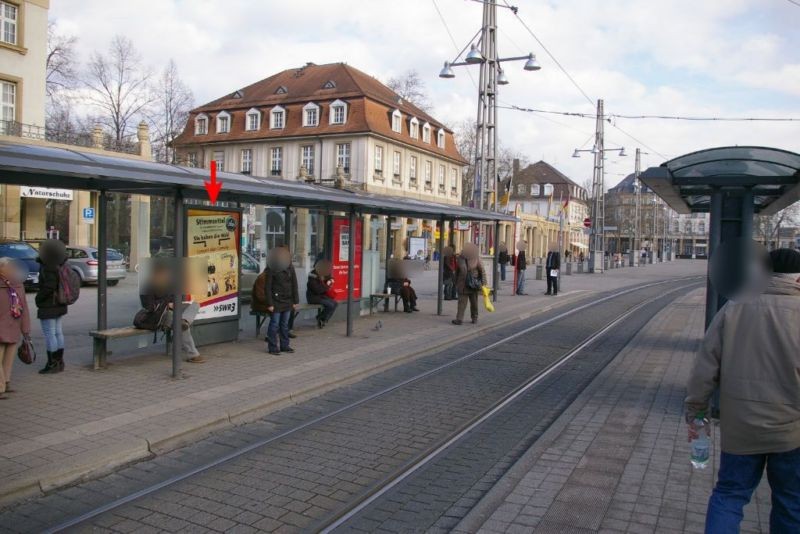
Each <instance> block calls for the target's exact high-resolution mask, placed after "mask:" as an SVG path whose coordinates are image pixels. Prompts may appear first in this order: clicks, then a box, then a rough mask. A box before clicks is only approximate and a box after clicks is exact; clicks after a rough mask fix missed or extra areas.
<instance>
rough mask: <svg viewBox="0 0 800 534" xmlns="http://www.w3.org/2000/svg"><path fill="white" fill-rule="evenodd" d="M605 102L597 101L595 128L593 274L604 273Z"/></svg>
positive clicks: (591, 247) (590, 260) (592, 233)
mask: <svg viewBox="0 0 800 534" xmlns="http://www.w3.org/2000/svg"><path fill="white" fill-rule="evenodd" d="M603 123H604V118H603V100H602V99H600V100H598V101H597V122H596V126H595V141H594V148H593V149H592V151H593V152H594V177H593V180H592V195H593V196H594V200H593V202H592V227H591V232H590V235H589V270H590V272H593V273H602V272H603V268H604V266H603V260H604V256H605V254H604V250H605V247H604V243H605V228H604V227H605V224H606V222H605V220H606V213H605V212H606V209H605V205H606V204H605V195H604V193H605V185H604V181H605V180H604V174H605V169H604V167H603V163H604V158H605V154H604V148H603V126H604V124H603Z"/></svg>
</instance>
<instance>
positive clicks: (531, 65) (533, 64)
mask: <svg viewBox="0 0 800 534" xmlns="http://www.w3.org/2000/svg"><path fill="white" fill-rule="evenodd" d="M522 68H523V69H525V70H539V69H541V68H542V66H541V65H539V62H538V61H537V60H536V56H535V55H534V54H533V53H530V54H528V61H526V62H525V66H524V67H522Z"/></svg>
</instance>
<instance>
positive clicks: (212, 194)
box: [203, 159, 222, 204]
mask: <svg viewBox="0 0 800 534" xmlns="http://www.w3.org/2000/svg"><path fill="white" fill-rule="evenodd" d="M203 185H204V186H205V188H206V192H207V193H208V200H210V201H211V203H212V204H214V203H215V202H216V201H217V197H218V196H219V191H220V189H222V182H218V181H217V162H216V161H214V160H213V159H212V160H211V181H210V182H206V181H203Z"/></svg>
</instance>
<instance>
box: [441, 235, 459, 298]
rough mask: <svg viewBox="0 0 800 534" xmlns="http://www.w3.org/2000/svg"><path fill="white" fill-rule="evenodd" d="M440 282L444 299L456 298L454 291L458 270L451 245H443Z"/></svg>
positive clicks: (456, 294)
mask: <svg viewBox="0 0 800 534" xmlns="http://www.w3.org/2000/svg"><path fill="white" fill-rule="evenodd" d="M442 262H443V263H442V282H443V285H444V300H456V299H458V292H457V291H456V271H457V270H458V261H457V258H456V253H455V251H454V250H453V247H450V246H447V247H444V251H443V253H442Z"/></svg>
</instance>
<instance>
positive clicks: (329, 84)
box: [322, 80, 336, 89]
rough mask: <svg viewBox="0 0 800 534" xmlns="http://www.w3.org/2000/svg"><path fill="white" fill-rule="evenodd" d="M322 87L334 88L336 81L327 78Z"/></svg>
mask: <svg viewBox="0 0 800 534" xmlns="http://www.w3.org/2000/svg"><path fill="white" fill-rule="evenodd" d="M322 88H323V89H336V82H334V81H333V80H328V81H327V82H325V85H323V86H322Z"/></svg>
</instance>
